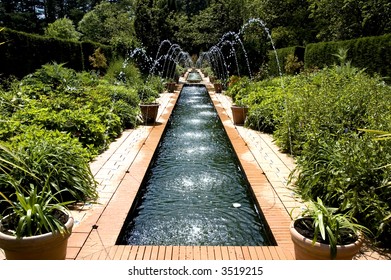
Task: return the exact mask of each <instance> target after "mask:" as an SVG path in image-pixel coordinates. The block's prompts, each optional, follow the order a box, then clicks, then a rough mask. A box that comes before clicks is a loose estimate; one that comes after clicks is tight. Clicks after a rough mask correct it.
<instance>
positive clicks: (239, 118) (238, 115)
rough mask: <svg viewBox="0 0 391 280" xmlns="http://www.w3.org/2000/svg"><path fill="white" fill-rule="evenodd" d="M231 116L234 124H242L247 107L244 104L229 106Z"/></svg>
mask: <svg viewBox="0 0 391 280" xmlns="http://www.w3.org/2000/svg"><path fill="white" fill-rule="evenodd" d="M231 111H232V118H233V121H234V124H235V125H243V124H244V122H245V120H246V117H247V112H248V107H245V106H236V105H233V106H231Z"/></svg>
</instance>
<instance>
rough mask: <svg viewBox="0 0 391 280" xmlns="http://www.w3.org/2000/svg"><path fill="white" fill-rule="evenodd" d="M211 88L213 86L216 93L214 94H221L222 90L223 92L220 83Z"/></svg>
mask: <svg viewBox="0 0 391 280" xmlns="http://www.w3.org/2000/svg"><path fill="white" fill-rule="evenodd" d="M213 86H214V88H215V92H216V93H221V92H222V90H223V86H222V84H220V83H215V84H213Z"/></svg>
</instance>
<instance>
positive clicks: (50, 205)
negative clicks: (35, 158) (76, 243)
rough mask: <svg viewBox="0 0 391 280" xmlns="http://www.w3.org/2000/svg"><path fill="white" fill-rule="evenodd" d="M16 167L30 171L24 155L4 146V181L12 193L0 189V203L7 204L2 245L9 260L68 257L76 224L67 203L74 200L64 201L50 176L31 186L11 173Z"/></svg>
mask: <svg viewBox="0 0 391 280" xmlns="http://www.w3.org/2000/svg"><path fill="white" fill-rule="evenodd" d="M13 169H19V170H20V171H22V172H23V173H30V172H29V171H28V166H26V164H25V162H24V161H23V160H22V159H21V158H19V157H18V156H17V155H15V154H13V153H12V152H11V151H10V150H8V149H7V148H5V147H3V146H0V183H1V185H2V186H3V187H4V189H6V190H7V194H8V195H6V194H5V193H4V192H0V197H1V198H2V202H3V204H1V205H0V206H1V207H2V209H3V208H4V209H3V210H4V211H3V214H2V215H0V248H2V249H3V250H4V253H5V256H6V258H7V259H9V260H15V259H24V260H27V259H44V260H51V259H54V260H61V259H65V257H66V251H67V243H68V238H69V236H70V235H71V233H72V227H73V218H72V217H71V215H70V213H69V211H68V209H67V208H66V207H65V206H66V205H67V204H69V203H71V202H60V201H59V200H58V198H57V196H56V194H52V192H51V189H50V188H51V186H50V184H51V180H50V179H48V180H46V181H45V182H42V183H43V185H42V186H39V185H34V184H33V183H31V184H30V185H29V186H28V187H27V186H25V185H23V184H21V181H22V180H21V179H20V178H18V177H16V176H13V175H11V172H10V171H11V170H13ZM29 176H31V177H34V174H31V173H30V174H29ZM49 178H50V177H49ZM7 185H8V186H7ZM6 186H7V187H8V188H7V187H6ZM9 189H11V190H12V191H10V190H9ZM4 202H5V203H6V204H8V207H6V208H5V207H4Z"/></svg>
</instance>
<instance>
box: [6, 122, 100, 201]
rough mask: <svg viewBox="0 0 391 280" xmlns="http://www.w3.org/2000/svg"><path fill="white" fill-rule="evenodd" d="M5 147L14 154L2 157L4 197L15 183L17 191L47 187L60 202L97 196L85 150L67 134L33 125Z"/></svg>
mask: <svg viewBox="0 0 391 280" xmlns="http://www.w3.org/2000/svg"><path fill="white" fill-rule="evenodd" d="M6 145H7V146H8V147H9V148H8V149H9V150H10V151H12V153H13V154H14V155H15V156H12V157H11V156H9V153H8V155H7V154H5V157H4V158H5V159H6V160H7V168H8V172H7V174H6V175H4V174H3V175H2V177H0V190H2V192H3V193H5V194H6V195H7V197H9V194H11V193H12V192H13V189H14V188H12V186H14V185H15V184H16V182H17V184H18V185H19V186H20V187H19V188H20V189H28V188H30V185H31V184H33V185H34V186H36V187H38V188H39V187H41V188H43V186H45V184H48V187H50V191H51V192H52V193H53V194H55V196H56V197H57V198H58V199H59V200H60V201H61V202H64V201H69V200H72V201H73V200H75V201H86V200H94V199H95V198H96V197H97V192H96V185H97V183H96V181H95V180H94V177H93V175H92V173H91V170H90V167H89V158H90V157H89V153H88V150H86V149H85V148H83V147H82V146H81V144H80V143H79V142H78V140H77V139H75V138H72V137H70V135H69V134H64V133H61V132H58V131H48V130H44V129H40V128H38V127H36V126H32V127H25V131H24V133H21V134H19V135H17V136H14V137H13V138H11V139H10V141H9V142H7V143H6ZM5 163H6V162H4V164H5ZM4 164H3V166H4ZM12 166H21V167H22V168H12ZM4 168H6V167H3V169H4ZM10 178H11V179H14V184H10V181H9V179H10ZM3 179H4V180H3ZM7 180H8V181H7ZM46 182H48V183H46Z"/></svg>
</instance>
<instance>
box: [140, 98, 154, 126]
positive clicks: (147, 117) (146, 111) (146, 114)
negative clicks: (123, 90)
mask: <svg viewBox="0 0 391 280" xmlns="http://www.w3.org/2000/svg"><path fill="white" fill-rule="evenodd" d="M140 109H141V116H142V118H143V122H144V123H145V124H150V123H155V121H156V118H157V113H158V110H159V103H149V104H140Z"/></svg>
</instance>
